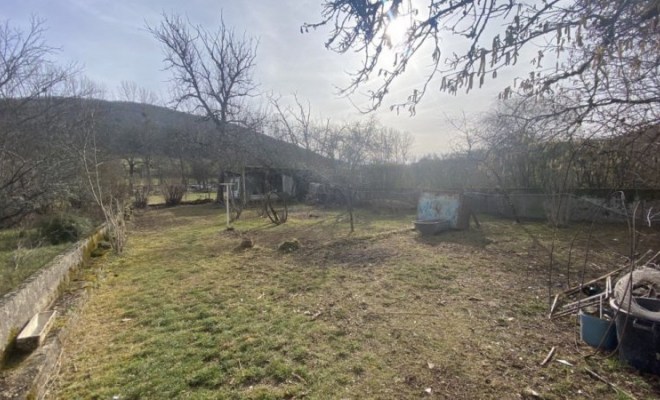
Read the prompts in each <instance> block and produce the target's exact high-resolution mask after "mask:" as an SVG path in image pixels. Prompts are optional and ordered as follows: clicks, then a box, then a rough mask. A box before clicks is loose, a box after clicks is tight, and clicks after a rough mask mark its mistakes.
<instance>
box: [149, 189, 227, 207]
mask: <svg viewBox="0 0 660 400" xmlns="http://www.w3.org/2000/svg"><path fill="white" fill-rule="evenodd" d="M198 199H215V192H211V193H199V192H186V194H184V195H183V201H195V200H198ZM149 204H152V205H153V204H165V198H163V195H162V194H152V195H150V196H149Z"/></svg>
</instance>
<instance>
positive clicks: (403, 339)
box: [53, 205, 660, 400]
mask: <svg viewBox="0 0 660 400" xmlns="http://www.w3.org/2000/svg"><path fill="white" fill-rule="evenodd" d="M223 218H224V216H223V214H222V210H221V209H219V208H216V207H214V206H213V205H203V206H183V207H176V208H167V209H161V210H149V211H146V212H144V213H143V214H141V215H138V216H137V217H136V222H135V227H134V228H133V230H132V233H131V236H130V242H129V244H128V246H127V249H126V251H125V253H124V254H123V255H121V256H110V257H109V258H108V259H107V260H105V262H106V266H105V269H106V271H107V272H108V273H107V278H106V280H105V281H103V282H102V284H101V287H100V288H98V289H96V290H95V291H94V293H93V295H92V297H91V299H90V301H89V302H88V304H87V305H86V306H85V308H84V310H83V311H82V315H81V317H80V319H79V321H78V322H77V323H76V324H75V325H72V327H71V329H72V331H71V335H70V336H69V337H70V338H71V339H70V340H69V343H68V344H67V345H66V351H65V353H64V356H63V358H62V368H61V370H60V375H59V377H58V379H57V380H56V387H55V388H54V392H53V393H54V397H56V398H60V399H112V398H113V396H119V397H117V398H119V399H121V400H128V399H174V398H186V399H188V398H189V399H243V398H245V399H285V398H287V399H288V398H310V399H368V398H379V399H408V398H420V397H426V398H442V399H488V398H493V399H495V398H497V399H501V398H512V399H515V398H521V393H523V392H524V391H525V390H527V389H529V390H534V391H536V392H538V393H539V394H540V396H542V398H548V399H564V398H594V399H596V398H598V399H602V398H612V399H616V398H625V396H624V395H623V394H617V393H616V392H615V391H614V390H613V389H612V388H611V387H609V386H608V385H606V384H605V383H603V382H600V381H597V380H595V379H593V378H592V377H590V376H589V375H588V374H586V373H585V372H584V367H585V366H586V367H588V368H590V369H591V370H593V371H596V372H597V373H598V374H600V375H601V376H603V377H605V379H607V380H609V381H610V382H613V383H615V384H616V385H617V386H618V387H620V388H621V389H623V390H626V391H628V392H631V393H634V395H635V396H636V398H638V399H643V398H655V397H656V394H655V393H656V392H655V391H656V390H658V388H659V387H660V386H659V385H658V380H657V378H653V377H645V376H641V375H639V374H637V373H636V372H634V371H631V370H629V369H627V368H626V367H624V366H622V365H621V364H620V363H619V362H617V361H616V360H615V359H614V358H607V357H606V355H603V354H597V355H595V356H594V357H591V358H589V359H585V358H583V355H587V354H591V353H592V350H591V349H590V348H588V347H586V346H584V345H582V344H579V343H578V342H579V340H578V341H577V342H576V340H575V339H576V329H577V328H576V326H575V324H574V321H573V320H570V319H567V320H562V321H559V322H551V321H549V320H548V319H547V292H548V289H547V276H546V275H547V273H546V270H547V268H546V266H545V264H544V263H545V261H544V260H546V258H545V257H544V251H545V250H544V249H546V248H547V247H548V246H549V243H550V240H551V238H552V236H553V232H552V230H551V229H549V228H548V227H547V226H546V225H545V224H542V223H525V224H524V225H523V227H522V228H521V227H520V226H517V225H514V224H513V223H512V222H511V221H505V220H498V219H492V218H488V219H487V218H483V221H482V228H481V229H480V230H470V231H462V232H448V233H445V234H442V235H439V236H437V237H432V238H421V237H420V236H419V235H418V234H417V233H416V232H413V231H411V230H410V229H409V228H410V227H411V225H412V224H411V220H412V219H413V217H412V216H401V217H389V216H383V215H376V214H373V213H371V212H369V211H361V212H359V213H358V218H357V225H356V229H357V231H356V232H355V233H354V234H353V235H348V220H347V218H346V216H345V215H343V214H342V213H341V212H340V211H333V210H323V209H311V208H308V207H303V206H297V207H294V208H293V210H292V211H291V212H290V215H289V222H287V223H286V224H284V225H281V226H274V225H272V224H268V223H267V219H263V218H259V217H258V216H257V215H256V212H254V211H251V210H247V211H245V212H244V213H243V216H242V217H241V218H242V219H241V220H240V221H238V222H237V223H236V224H235V228H236V231H234V232H227V231H224V230H223V227H224V226H223V224H224V219H223ZM587 228H588V226H586V225H585V226H581V225H576V226H574V227H573V228H571V229H567V230H562V231H560V232H559V241H558V242H557V246H556V247H557V249H558V251H559V252H560V253H563V256H561V257H559V260H560V262H561V260H565V259H566V257H567V254H566V253H567V249H568V246H569V243H570V242H571V241H572V242H573V243H574V244H575V246H574V247H576V248H577V251H576V253H575V255H573V257H579V256H580V254H581V253H580V251H583V250H584V249H582V250H580V246H582V245H583V239H581V237H582V236H580V233H579V232H583V233H584V231H585V230H586V229H587ZM622 229H623V228H622V227H620V226H614V225H606V226H599V227H598V231H597V236H598V240H597V241H596V242H595V243H593V244H592V246H593V250H595V251H596V252H597V253H598V257H599V259H601V260H602V261H597V260H596V261H594V260H595V259H592V262H594V264H595V265H596V266H594V267H590V270H589V274H590V275H599V274H601V273H603V272H604V271H608V270H610V269H611V265H612V264H617V263H618V262H620V257H621V255H619V254H617V252H618V251H621V252H624V251H625V243H624V242H625V238H626V236H625V235H626V233H625V230H622ZM576 234H577V236H576ZM245 236H249V237H251V238H252V239H253V240H254V243H255V247H254V248H252V249H247V250H237V249H235V248H236V246H238V244H239V243H240V242H241V239H242V238H243V237H245ZM292 238H297V239H298V240H299V241H300V242H301V243H302V246H303V248H302V249H300V250H298V251H296V252H293V253H291V254H283V253H281V252H279V251H278V250H277V246H278V244H279V243H280V242H282V241H284V240H290V239H292ZM614 239H617V240H614ZM657 239H658V237H657V235H656V236H650V235H649V236H644V237H643V242H642V244H643V246H649V245H655V246H656V247H657V245H658V243H659V242H660V241H658V240H657ZM612 245H613V246H612ZM559 274H563V275H559ZM556 277H557V279H558V280H559V281H560V282H559V283H560V284H561V285H563V286H564V287H565V285H566V284H568V283H569V282H568V281H569V280H573V281H574V280H575V279H576V278H577V271H575V270H572V271H571V270H568V271H566V270H564V269H563V267H561V266H560V268H558V270H557V271H556ZM562 282H564V283H562ZM554 290H557V291H559V290H561V288H560V287H556V288H554ZM553 346H557V354H556V356H555V359H562V360H567V361H569V362H570V363H572V364H573V365H574V367H568V366H565V365H562V364H560V363H558V362H555V361H553V362H552V363H550V364H549V365H547V366H546V367H540V366H539V364H540V362H541V361H542V360H543V359H544V358H545V356H546V354H547V353H548V351H549V350H550V348H551V347H553Z"/></svg>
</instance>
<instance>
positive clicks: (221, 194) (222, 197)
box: [215, 171, 225, 203]
mask: <svg viewBox="0 0 660 400" xmlns="http://www.w3.org/2000/svg"><path fill="white" fill-rule="evenodd" d="M221 183H225V171H222V172H220V176H219V177H218V193H217V195H216V197H215V202H216V203H224V201H225V194H224V189H225V187H224V186H222V185H221Z"/></svg>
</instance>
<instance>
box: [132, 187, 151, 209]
mask: <svg viewBox="0 0 660 400" xmlns="http://www.w3.org/2000/svg"><path fill="white" fill-rule="evenodd" d="M133 195H134V196H135V201H134V202H133V205H134V206H135V208H146V207H147V205H148V204H149V187H148V186H143V187H138V188H135V191H134V192H133Z"/></svg>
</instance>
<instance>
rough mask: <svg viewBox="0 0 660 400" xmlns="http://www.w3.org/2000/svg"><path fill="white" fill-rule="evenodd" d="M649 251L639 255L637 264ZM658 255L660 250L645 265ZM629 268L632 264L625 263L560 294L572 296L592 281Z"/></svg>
mask: <svg viewBox="0 0 660 400" xmlns="http://www.w3.org/2000/svg"><path fill="white" fill-rule="evenodd" d="M649 253H651V250H648V251H647V252H646V253H644V254H643V255H642V256H641V257H639V259H638V261H637V262H636V264H639V263H641V262H642V260H643V259H645V258H646V256H648V255H649ZM658 255H660V252H658V253H657V254H656V255H654V256H653V257H651V258H650V259H649V260H648V261H646V263H645V264H644V265H646V264H648V263H649V262H650V261H652V260H653V259H654V258H655V257H657V256H658ZM627 268H630V265H625V266H623V267H620V268H617V269H615V270H614V271H611V272H608V273H607V274H605V275H603V276H601V277H598V278H596V279H592V280H590V281H589V282H585V283H583V284H581V285H578V286H573V287H572V288H570V289H566V290H565V291H563V292H561V293H559V294H560V295H564V296H570V295H572V294H574V293H577V292H579V291H580V290H582V288H583V287H585V286H587V285H591V284H592V283H597V282H599V281H601V280H603V279H606V278H608V277H611V276H612V275H614V274H617V273H619V272H621V271H623V270H625V269H627Z"/></svg>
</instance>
